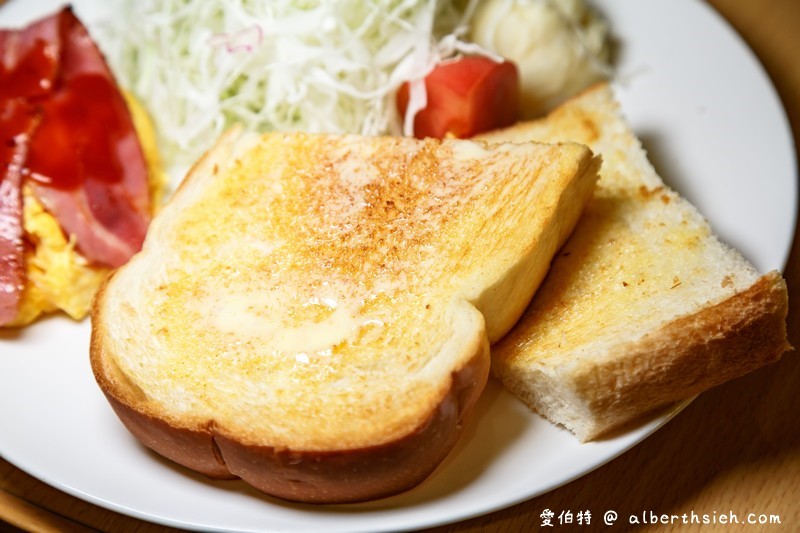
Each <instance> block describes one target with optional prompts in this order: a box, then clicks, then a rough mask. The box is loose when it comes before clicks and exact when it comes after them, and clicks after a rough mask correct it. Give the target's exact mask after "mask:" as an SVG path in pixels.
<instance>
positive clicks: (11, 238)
mask: <svg viewBox="0 0 800 533" xmlns="http://www.w3.org/2000/svg"><path fill="white" fill-rule="evenodd" d="M35 125H36V115H35V113H32V112H31V108H30V106H29V105H28V103H27V102H25V101H24V100H21V99H8V100H4V101H3V100H0V326H3V325H5V324H8V323H9V322H10V321H12V320H13V319H14V318H15V317H16V316H17V310H18V309H19V303H20V301H21V299H22V291H23V289H24V288H25V278H26V274H25V272H26V269H25V255H24V252H25V245H24V240H23V238H24V229H23V225H22V164H23V162H24V160H25V153H26V151H27V148H28V140H29V137H30V133H31V131H32V130H33V128H34V127H35Z"/></svg>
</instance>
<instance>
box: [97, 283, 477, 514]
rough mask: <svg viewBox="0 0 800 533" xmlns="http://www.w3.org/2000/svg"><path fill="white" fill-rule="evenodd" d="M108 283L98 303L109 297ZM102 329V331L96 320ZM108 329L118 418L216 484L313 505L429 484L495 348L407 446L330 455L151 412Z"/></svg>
mask: <svg viewBox="0 0 800 533" xmlns="http://www.w3.org/2000/svg"><path fill="white" fill-rule="evenodd" d="M106 285H107V282H106V283H104V284H103V286H102V287H101V289H100V291H99V293H98V296H97V299H98V300H100V299H102V298H103V296H104V289H105V287H106ZM95 324H101V322H100V321H99V320H95ZM104 334H105V332H104V330H103V329H102V328H101V327H94V328H93V329H92V337H91V349H90V360H91V366H92V371H93V372H94V377H95V380H96V381H97V383H98V385H99V386H100V389H101V390H102V391H103V393H104V395H105V396H106V398H107V400H108V402H109V403H110V404H111V407H112V408H113V410H114V412H115V413H116V415H117V416H118V417H119V419H120V420H121V421H122V423H123V424H124V425H125V427H126V428H127V429H128V431H130V432H131V434H133V435H134V436H135V437H136V438H137V439H138V440H139V441H140V442H141V443H142V444H144V445H145V446H146V447H148V448H150V449H152V450H153V451H155V452H157V453H159V454H160V455H163V456H164V457H166V458H168V459H170V460H172V461H174V462H176V463H178V464H180V465H183V466H185V467H187V468H190V469H192V470H194V471H197V472H200V473H202V474H205V475H207V476H209V477H212V478H216V479H236V478H241V479H243V480H244V481H246V482H247V483H249V484H250V485H252V486H254V487H255V488H257V489H259V490H261V491H263V492H266V493H267V494H270V495H272V496H275V497H278V498H282V499H286V500H291V501H299V502H306V503H352V502H359V501H365V500H372V499H376V498H381V497H385V496H390V495H393V494H397V493H400V492H403V491H405V490H408V489H410V488H412V487H414V486H416V485H418V484H419V483H421V482H422V481H423V480H424V479H425V478H427V477H428V476H429V475H430V474H431V473H432V472H433V471H434V470H435V469H436V467H437V466H438V465H439V464H440V463H441V461H442V460H443V459H444V457H445V456H446V455H447V454H448V453H449V451H450V450H451V449H452V448H453V446H454V445H455V443H456V441H457V440H458V438H459V436H460V434H461V429H462V421H463V420H464V418H465V417H467V416H469V413H470V412H471V411H472V409H473V407H474V405H475V403H476V402H477V400H478V397H479V396H480V394H481V392H482V391H483V389H484V387H485V385H486V381H487V379H488V375H489V344H488V342H487V340H486V339H485V338H481V337H476V342H475V344H474V349H473V353H472V356H471V357H470V358H469V359H468V361H467V363H466V364H465V365H464V366H463V367H461V368H460V369H457V370H454V371H453V373H452V374H451V382H450V387H449V388H448V389H447V390H446V392H445V394H444V395H443V397H442V398H441V401H440V402H439V404H438V405H437V406H436V408H435V409H433V410H432V411H431V412H430V413H429V415H428V417H427V418H426V419H425V420H424V421H423V422H422V423H421V424H420V426H419V427H418V428H417V429H416V430H415V431H414V432H412V433H410V434H408V435H406V436H405V437H403V438H401V439H397V440H394V441H391V442H387V443H383V444H381V445H378V446H374V447H370V448H357V449H352V450H344V451H336V452H325V451H304V450H290V449H276V448H274V447H269V446H252V445H248V444H244V443H242V442H240V441H239V440H237V439H236V438H235V437H231V436H227V435H225V434H223V433H221V432H220V430H219V429H218V428H217V427H216V425H215V424H214V422H213V420H212V421H198V422H197V423H196V424H194V425H191V424H187V421H185V420H172V419H168V418H166V417H165V415H164V414H163V413H161V412H159V411H157V410H153V409H150V408H149V406H148V404H147V401H146V399H145V398H142V397H140V396H139V395H138V394H137V391H136V390H135V388H134V387H133V386H132V385H131V384H130V383H129V382H127V381H126V379H125V378H124V376H122V375H121V374H120V373H119V372H118V370H117V369H116V368H115V365H114V362H113V357H111V356H110V355H109V354H108V353H107V352H106V351H105V348H104V346H105V343H104V341H103V336H104Z"/></svg>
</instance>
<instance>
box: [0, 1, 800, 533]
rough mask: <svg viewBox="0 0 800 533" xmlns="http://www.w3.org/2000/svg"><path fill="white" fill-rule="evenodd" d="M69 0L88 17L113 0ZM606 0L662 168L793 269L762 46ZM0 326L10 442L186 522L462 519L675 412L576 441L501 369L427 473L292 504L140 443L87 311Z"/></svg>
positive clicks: (24, 461) (631, 100)
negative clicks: (384, 489)
mask: <svg viewBox="0 0 800 533" xmlns="http://www.w3.org/2000/svg"><path fill="white" fill-rule="evenodd" d="M58 3H59V2H58V1H57V0H39V1H33V0H24V1H23V0H12V1H11V2H10V3H9V4H8V5H7V6H5V7H3V8H0V25H4V26H5V25H10V24H19V23H22V22H26V21H28V20H30V19H31V18H32V17H34V16H36V15H39V14H41V13H46V12H48V11H50V10H53V9H55V7H56V6H57V5H58ZM74 4H75V6H76V10H77V12H78V14H79V15H80V16H81V17H82V18H84V19H85V20H86V21H87V22H89V23H90V25H91V22H92V21H95V20H97V17H98V16H99V14H100V8H101V6H102V4H103V3H102V0H75V1H74ZM598 4H599V5H600V6H601V8H602V10H603V12H604V13H605V14H606V16H607V17H608V19H609V20H610V22H611V25H612V27H613V29H614V32H615V34H616V35H617V36H619V38H620V41H621V47H622V49H621V54H620V57H619V65H620V74H621V78H620V81H619V82H618V83H617V84H616V89H617V91H618V93H617V94H618V96H619V99H620V100H621V102H622V108H623V110H624V112H625V113H626V114H627V116H628V117H629V119H630V121H631V122H632V124H633V127H634V129H635V130H636V131H637V132H638V134H640V135H641V136H642V138H643V140H644V143H645V145H646V146H647V147H648V148H649V149H650V153H651V156H652V159H653V160H654V163H655V165H656V167H657V169H658V170H659V171H660V172H661V174H662V175H663V176H664V178H665V179H666V181H667V182H669V183H670V184H672V185H673V186H674V187H676V188H677V189H678V190H680V191H681V192H683V193H684V194H685V195H686V196H688V197H689V199H690V200H692V201H693V202H694V203H695V204H696V205H698V206H699V208H700V209H701V211H702V212H703V213H705V214H706V215H707V216H708V217H709V219H710V221H711V223H712V225H713V226H714V228H715V229H716V230H717V231H718V232H719V233H720V234H721V235H722V236H723V238H724V239H725V240H727V241H729V242H730V243H732V244H734V245H735V246H737V247H738V248H740V249H741V250H742V251H743V252H744V253H745V255H747V256H748V258H750V259H751V260H752V261H753V262H754V263H755V264H756V266H757V267H758V268H759V269H761V270H762V271H765V270H768V269H773V268H778V269H780V268H782V267H783V265H784V262H785V260H786V258H787V255H788V251H789V247H790V243H791V238H792V234H793V231H794V226H795V213H796V197H797V185H796V182H795V179H796V178H795V154H794V150H793V144H792V139H791V134H790V132H789V128H788V125H787V121H786V118H785V116H784V114H783V111H782V108H781V105H780V103H779V101H778V99H777V97H776V94H775V91H774V90H773V87H772V86H771V85H770V82H769V80H768V79H767V77H766V76H765V74H764V71H763V69H762V68H761V66H760V65H759V64H758V62H757V61H756V59H755V58H754V56H753V54H752V53H751V52H750V50H749V49H747V48H746V46H745V45H744V44H743V42H742V41H741V39H740V38H739V37H738V36H737V35H736V34H735V33H734V32H733V31H732V30H731V29H730V28H729V27H728V26H727V25H726V24H725V23H724V22H723V21H722V20H721V18H720V17H718V16H717V15H716V14H715V13H714V12H713V11H712V10H711V8H710V7H708V6H707V5H706V4H704V3H702V2H699V1H692V0H651V1H648V2H643V1H642V0H606V1H602V2H598ZM2 335H4V336H0V453H1V454H2V456H3V457H4V458H5V459H7V460H8V461H10V462H11V463H13V464H15V465H17V466H18V467H20V468H21V469H23V470H25V471H27V472H29V473H30V474H32V475H33V476H36V477H37V478H39V479H41V480H42V481H44V482H46V483H48V484H50V485H53V486H55V487H57V488H59V489H61V490H63V491H65V492H68V493H70V494H73V495H75V496H77V497H79V498H83V499H85V500H88V501H90V502H93V503H96V504H98V505H101V506H103V507H107V508H110V509H114V510H116V511H119V512H122V513H125V514H129V515H133V516H137V517H139V518H142V519H145V520H149V521H153V522H159V523H163V524H169V525H174V526H179V527H184V528H198V529H204V530H223V529H224V530H235V531H270V530H272V531H278V530H280V531H318V530H323V528H324V530H325V531H379V530H398V529H412V528H422V527H426V526H432V525H437V524H442V523H447V522H453V521H458V520H462V519H466V518H469V517H471V516H475V515H479V514H483V513H488V512H491V511H494V510H497V509H500V508H503V507H507V506H510V505H512V504H515V503H518V502H520V501H523V500H526V499H529V498H532V497H534V496H537V495H539V494H542V493H544V492H547V491H549V490H551V489H553V488H555V487H557V486H558V485H561V484H563V483H566V482H568V481H570V480H572V479H574V478H576V477H578V476H581V475H582V474H585V473H587V472H589V471H590V470H592V469H594V468H596V467H598V466H599V465H601V464H603V463H605V462H606V461H608V460H610V459H612V458H614V457H615V456H617V455H619V454H620V453H622V452H623V451H625V450H627V449H628V448H630V447H631V446H633V445H635V444H636V443H638V442H640V441H641V440H642V439H644V438H645V437H646V436H647V435H649V434H650V433H652V432H653V431H654V430H655V429H656V428H657V427H659V426H660V425H661V424H662V423H664V422H665V421H666V420H667V417H662V418H660V419H658V420H655V421H653V422H652V423H650V424H648V425H646V426H644V427H642V428H639V429H637V430H634V431H632V432H629V433H626V434H624V435H621V436H619V437H616V438H613V439H608V440H604V441H601V442H595V443H590V444H578V442H577V441H576V440H575V439H574V438H573V437H572V436H571V435H569V434H568V433H566V432H565V431H562V430H559V429H557V428H556V427H554V426H552V425H550V424H548V423H547V422H544V421H542V420H541V419H539V418H538V417H536V416H534V415H532V414H531V413H529V412H528V411H527V409H525V408H524V407H522V406H521V405H520V404H519V403H517V402H516V401H515V400H513V399H512V398H511V397H510V396H509V395H508V394H507V393H505V392H504V391H503V390H501V389H500V388H499V387H497V386H496V385H494V384H492V385H491V386H490V387H489V389H488V390H487V393H486V394H485V396H484V397H483V398H482V400H481V403H480V405H479V411H478V416H477V417H476V418H475V419H474V420H473V421H472V422H471V423H470V425H469V426H468V427H467V430H466V434H465V437H464V439H462V441H461V443H460V444H459V446H458V447H457V449H456V450H455V452H454V453H453V454H452V455H451V456H450V457H449V458H448V459H447V461H446V463H445V464H444V465H443V466H442V467H441V468H440V469H439V470H438V471H437V472H436V473H435V474H434V475H433V476H432V477H431V478H430V479H429V480H428V481H426V482H425V483H423V484H422V485H421V486H420V487H418V488H416V489H414V490H412V491H410V492H408V493H406V494H403V495H400V496H396V497H392V498H387V499H384V500H381V501H378V502H373V503H369V504H360V505H346V506H321V507H312V506H304V505H293V504H287V503H282V502H279V501H276V500H273V499H270V498H268V497H266V496H263V495H261V494H259V493H257V492H256V491H254V490H252V489H249V488H248V487H247V486H246V485H245V484H244V483H242V482H240V481H218V482H215V481H209V480H207V479H205V478H204V477H202V476H198V475H194V474H192V473H189V472H188V471H186V470H184V469H182V468H179V467H175V466H173V465H171V464H170V463H168V462H167V461H164V460H162V459H160V458H159V457H157V456H155V455H154V454H152V453H150V452H148V451H146V450H145V449H144V448H142V447H141V446H139V445H138V444H137V442H135V441H134V439H133V438H132V437H131V436H130V435H129V434H128V432H127V431H126V430H125V429H124V428H123V427H122V426H121V424H120V423H119V422H118V421H117V419H116V417H115V416H114V414H113V413H112V412H111V409H110V408H109V406H108V404H107V403H106V401H105V399H104V398H103V396H102V394H101V393H100V391H99V389H98V387H97V386H96V384H95V382H94V379H93V377H92V373H91V370H90V367H89V362H88V354H87V352H88V338H89V324H88V323H82V324H78V325H76V324H74V323H71V322H69V321H68V320H65V319H61V318H53V319H49V320H45V321H43V322H40V323H38V324H36V325H34V326H33V327H30V328H27V329H25V330H24V331H22V332H20V333H19V334H18V335H8V334H2ZM731 423H736V422H735V421H732V422H731ZM743 430H746V428H743Z"/></svg>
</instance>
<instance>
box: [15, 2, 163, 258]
mask: <svg viewBox="0 0 800 533" xmlns="http://www.w3.org/2000/svg"><path fill="white" fill-rule="evenodd" d="M58 17H59V28H60V29H59V34H60V36H61V47H62V58H61V71H60V76H59V79H58V80H57V86H56V89H55V91H54V93H53V95H52V96H51V97H50V98H48V99H47V100H45V101H44V102H43V104H42V109H43V117H42V122H41V124H40V125H39V127H38V128H37V130H36V132H35V133H34V136H33V139H32V141H31V147H30V152H29V154H28V159H27V162H26V166H27V167H28V168H29V169H30V172H31V178H32V181H31V184H32V186H33V190H34V193H35V194H36V196H37V197H38V199H39V200H40V201H41V202H42V204H43V205H44V206H45V207H46V208H47V209H48V211H50V212H51V213H53V214H54V215H55V217H56V218H57V219H58V221H59V223H60V225H61V227H62V228H63V229H64V231H65V232H66V233H67V234H73V235H75V236H76V241H77V248H78V250H79V251H80V253H81V254H82V255H83V256H84V257H86V258H87V259H89V260H90V261H93V262H95V263H99V264H104V265H107V266H111V267H117V266H120V265H122V264H124V263H126V262H127V261H128V259H130V257H131V256H132V255H133V254H134V253H136V252H137V251H139V249H140V248H141V245H142V241H143V240H144V236H145V233H146V230H147V226H148V224H149V222H150V213H151V210H150V195H149V191H148V185H147V165H146V161H145V158H144V153H143V152H142V149H141V145H140V144H139V140H138V137H137V136H136V131H135V130H134V127H133V121H132V119H131V117H130V114H129V112H128V108H127V105H126V103H125V100H124V98H123V97H122V95H121V94H120V92H119V90H118V88H117V85H116V82H115V81H114V78H113V76H112V74H111V71H110V70H109V68H108V66H107V65H106V63H105V60H104V58H103V56H102V54H101V53H100V51H99V50H98V48H97V46H96V45H95V44H94V42H93V41H92V39H91V38H90V37H89V34H88V32H87V31H86V28H84V26H83V25H82V24H81V23H80V21H79V20H78V19H77V18H76V17H75V15H74V14H73V13H72V11H71V10H70V9H64V10H63V11H61V12H60V13H59V15H58Z"/></svg>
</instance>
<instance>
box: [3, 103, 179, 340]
mask: <svg viewBox="0 0 800 533" xmlns="http://www.w3.org/2000/svg"><path fill="white" fill-rule="evenodd" d="M124 94H125V99H126V101H127V103H128V109H129V110H130V112H131V117H132V119H133V124H134V127H135V129H136V132H137V134H138V135H139V141H140V142H141V145H142V150H143V151H144V154H145V158H146V160H147V167H148V182H149V188H150V198H151V199H152V204H151V205H152V206H153V209H154V210H155V209H157V208H158V207H160V206H161V203H162V201H163V196H164V190H165V185H166V183H167V175H166V173H165V172H164V170H163V167H162V165H161V160H160V157H159V153H158V148H157V144H156V142H157V141H156V134H155V129H154V128H153V125H152V122H151V121H150V117H149V116H148V115H147V113H146V112H145V110H144V108H143V107H142V106H141V104H140V103H139V102H138V101H137V100H136V99H135V98H133V96H132V95H130V94H127V93H124ZM22 194H23V201H24V205H23V226H24V229H25V233H26V235H25V236H26V240H27V241H28V244H29V245H30V246H29V248H28V250H27V251H26V254H25V259H26V263H27V281H26V284H25V289H24V291H23V294H22V302H21V303H20V308H19V311H18V313H17V317H16V318H15V319H14V320H13V321H12V322H11V323H9V324H8V326H24V325H27V324H30V323H31V322H33V321H34V320H36V319H37V318H38V317H39V316H41V315H42V314H47V313H52V312H56V311H58V310H61V311H64V312H65V313H66V314H67V315H69V316H70V317H72V318H74V319H75V320H81V319H83V318H84V317H85V316H86V315H87V313H88V312H89V309H90V307H91V304H92V298H93V297H94V294H95V292H96V291H97V289H98V287H99V286H100V284H101V283H102V281H103V279H105V277H106V275H107V274H108V273H109V272H110V271H111V269H110V268H107V267H101V266H97V265H91V264H90V263H89V262H88V261H87V260H86V259H85V258H84V257H83V256H81V255H80V254H79V253H78V252H77V251H76V250H75V237H74V236H66V235H64V232H63V231H62V230H61V227H60V226H59V224H58V221H57V220H56V219H55V217H53V215H51V214H50V213H48V212H47V211H46V210H45V209H44V207H43V206H42V204H41V203H39V201H38V200H37V199H36V198H35V197H34V195H33V193H32V192H31V190H30V189H29V188H28V187H25V188H24V189H23V191H22Z"/></svg>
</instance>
